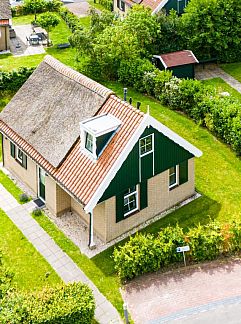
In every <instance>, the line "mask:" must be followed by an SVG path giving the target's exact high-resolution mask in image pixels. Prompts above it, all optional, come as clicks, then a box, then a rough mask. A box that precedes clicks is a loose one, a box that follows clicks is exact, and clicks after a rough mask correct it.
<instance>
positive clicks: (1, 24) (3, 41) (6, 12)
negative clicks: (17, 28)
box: [0, 0, 12, 52]
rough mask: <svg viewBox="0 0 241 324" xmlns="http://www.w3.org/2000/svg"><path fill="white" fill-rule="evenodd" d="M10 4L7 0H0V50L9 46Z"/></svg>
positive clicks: (7, 48)
mask: <svg viewBox="0 0 241 324" xmlns="http://www.w3.org/2000/svg"><path fill="white" fill-rule="evenodd" d="M11 18H12V13H11V6H10V2H9V0H0V52H1V51H7V50H9V47H10V36H9V27H10V24H11Z"/></svg>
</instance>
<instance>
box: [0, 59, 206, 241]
mask: <svg viewBox="0 0 241 324" xmlns="http://www.w3.org/2000/svg"><path fill="white" fill-rule="evenodd" d="M0 131H1V133H2V135H3V136H2V141H3V142H2V147H3V164H4V167H5V168H7V169H8V170H9V171H10V172H12V173H13V174H14V175H15V176H17V177H18V178H19V179H21V180H22V181H23V182H24V183H25V184H26V185H27V186H28V187H29V188H31V189H32V191H33V192H34V193H35V194H36V195H37V196H38V197H40V198H41V199H42V200H43V201H45V203H46V206H47V207H48V208H49V210H50V211H51V212H52V213H53V214H55V215H57V216H59V215H61V214H62V213H64V212H65V211H69V210H72V211H74V212H76V213H77V214H79V216H80V217H81V218H82V219H83V220H84V221H85V222H86V223H88V224H89V230H90V246H93V245H94V242H93V231H95V232H96V234H97V235H98V236H99V237H100V238H101V239H102V240H103V241H105V242H108V241H110V240H112V239H114V238H116V237H118V236H120V235H121V234H123V233H125V232H126V231H128V230H130V229H132V228H134V227H135V226H137V225H139V224H141V223H143V222H145V221H146V220H148V219H150V218H153V217H154V216H155V215H157V214H159V213H160V212H162V211H164V210H167V209H169V208H170V207H172V206H174V205H176V204H178V203H179V202H181V201H183V200H185V199H187V198H188V197H190V196H192V195H193V194H194V193H195V185H194V157H195V156H197V157H199V156H201V154H202V153H201V151H199V150H198V149H197V148H195V147H194V146H193V145H191V144H190V143H189V142H187V141H186V140H184V139H183V138H181V137H180V136H178V135H177V134H176V133H174V132H173V131H171V130H170V129H169V128H167V127H166V126H164V125H163V124H161V123H159V122H158V121H157V120H155V119H154V118H153V117H151V116H149V114H144V113H143V112H141V111H139V110H138V109H136V108H134V107H132V106H131V105H129V104H128V103H126V102H124V101H122V100H120V99H119V98H117V97H116V96H115V95H114V94H113V93H112V91H111V90H109V89H107V88H105V87H104V86H102V85H100V84H98V83H96V82H95V81H93V80H91V79H89V78H87V77H85V76H83V75H82V74H80V73H78V72H76V71H74V70H72V69H71V68H69V67H67V66H65V65H64V64H62V63H60V62H59V61H57V60H56V59H54V58H52V57H51V56H46V57H45V59H44V61H43V62H42V63H41V64H40V65H39V66H38V68H37V69H36V70H35V71H34V73H33V74H32V75H31V77H30V78H29V79H28V80H27V81H26V82H25V84H24V85H23V86H22V87H21V88H20V90H19V91H18V92H17V93H16V95H15V96H14V97H13V99H12V100H11V101H10V103H8V105H7V106H6V107H5V109H4V110H3V112H2V113H1V114H0Z"/></svg>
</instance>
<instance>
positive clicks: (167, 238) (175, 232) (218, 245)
mask: <svg viewBox="0 0 241 324" xmlns="http://www.w3.org/2000/svg"><path fill="white" fill-rule="evenodd" d="M184 245H189V246H190V252H188V253H187V254H186V258H187V260H188V261H189V262H200V261H205V260H214V259H216V258H217V257H219V256H221V255H226V254H227V253H231V252H234V251H239V250H240V249H241V223H237V222H233V223H231V224H221V223H219V222H217V221H213V222H211V223H210V224H208V225H199V226H197V227H195V228H191V229H189V230H188V231H187V232H186V233H185V232H184V231H183V229H182V228H180V227H179V226H178V225H177V226H176V227H166V228H164V229H162V230H161V231H160V232H159V233H158V235H157V236H154V235H152V234H136V235H135V236H133V237H130V240H129V241H128V242H127V243H125V244H124V245H123V246H120V247H116V248H115V249H114V253H113V259H114V262H115V269H116V271H117V273H118V276H119V277H120V279H121V280H126V279H132V278H134V277H136V276H139V275H141V274H144V273H147V272H152V271H157V270H158V269H162V268H164V267H166V266H167V265H171V264H175V263H176V262H180V261H182V260H183V257H182V254H181V253H177V252H176V248H177V247H178V246H184Z"/></svg>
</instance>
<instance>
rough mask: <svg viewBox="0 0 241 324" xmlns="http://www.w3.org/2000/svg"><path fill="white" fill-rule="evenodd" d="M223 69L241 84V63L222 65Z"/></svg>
mask: <svg viewBox="0 0 241 324" xmlns="http://www.w3.org/2000/svg"><path fill="white" fill-rule="evenodd" d="M221 68H222V69H223V70H224V71H225V72H227V73H228V74H230V75H232V77H234V78H235V79H236V80H238V81H239V82H241V62H239V63H229V64H222V65H221Z"/></svg>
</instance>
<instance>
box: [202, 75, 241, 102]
mask: <svg viewBox="0 0 241 324" xmlns="http://www.w3.org/2000/svg"><path fill="white" fill-rule="evenodd" d="M202 82H203V83H205V84H206V85H210V86H212V87H214V88H215V89H216V90H217V92H218V93H221V92H229V93H230V95H232V96H234V97H236V98H237V99H238V100H240V101H241V93H240V92H238V91H237V90H235V89H234V88H232V87H231V86H230V85H228V84H227V83H226V82H225V81H224V80H223V79H221V78H213V79H210V80H205V81H202Z"/></svg>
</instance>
